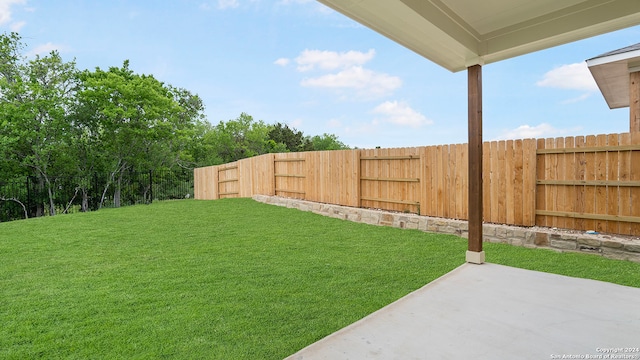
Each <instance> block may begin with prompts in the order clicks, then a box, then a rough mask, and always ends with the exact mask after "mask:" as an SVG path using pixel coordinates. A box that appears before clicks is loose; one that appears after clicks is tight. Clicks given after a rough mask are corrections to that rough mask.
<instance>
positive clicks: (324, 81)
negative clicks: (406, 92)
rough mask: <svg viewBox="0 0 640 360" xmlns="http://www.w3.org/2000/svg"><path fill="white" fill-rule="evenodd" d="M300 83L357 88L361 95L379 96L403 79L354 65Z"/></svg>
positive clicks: (334, 87) (309, 85)
mask: <svg viewBox="0 0 640 360" xmlns="http://www.w3.org/2000/svg"><path fill="white" fill-rule="evenodd" d="M300 85H302V86H305V87H319V88H332V89H356V90H357V92H358V95H360V96H365V97H379V96H385V95H388V94H390V93H392V92H393V91H394V90H395V89H397V88H399V87H400V86H402V80H401V79H400V78H399V77H396V76H391V75H388V74H384V73H378V72H375V71H372V70H369V69H364V68H362V67H360V66H353V67H350V68H348V69H345V70H343V71H340V72H338V73H336V74H327V75H323V76H319V77H315V78H307V79H304V80H302V82H301V83H300Z"/></svg>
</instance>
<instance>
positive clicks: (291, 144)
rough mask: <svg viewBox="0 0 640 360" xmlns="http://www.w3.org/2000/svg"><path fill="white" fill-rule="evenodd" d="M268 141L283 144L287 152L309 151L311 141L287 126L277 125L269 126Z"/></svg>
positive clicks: (300, 132)
mask: <svg viewBox="0 0 640 360" xmlns="http://www.w3.org/2000/svg"><path fill="white" fill-rule="evenodd" d="M268 137H269V140H273V141H274V142H275V143H276V144H283V145H284V146H285V147H286V149H287V151H290V152H298V151H309V150H312V146H311V145H312V144H311V141H310V140H309V139H308V138H306V137H305V136H304V134H303V133H302V131H298V130H296V129H291V128H290V127H289V125H286V124H285V125H283V124H281V123H277V124H275V125H272V126H271V129H270V130H269V133H268Z"/></svg>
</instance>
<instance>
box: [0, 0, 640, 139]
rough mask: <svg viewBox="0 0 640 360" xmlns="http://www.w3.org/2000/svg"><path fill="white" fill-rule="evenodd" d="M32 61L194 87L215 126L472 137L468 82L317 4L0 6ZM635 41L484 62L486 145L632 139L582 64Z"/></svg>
mask: <svg viewBox="0 0 640 360" xmlns="http://www.w3.org/2000/svg"><path fill="white" fill-rule="evenodd" d="M0 27H1V28H2V31H4V32H9V31H16V32H18V33H20V35H21V36H22V38H23V40H24V42H25V43H27V45H28V46H29V47H28V49H27V51H28V53H27V55H28V56H34V55H35V54H40V55H46V54H47V53H48V52H49V51H51V50H54V49H55V50H57V51H59V52H60V54H61V55H62V57H63V58H64V59H65V60H67V61H70V60H73V59H75V61H76V63H77V65H78V67H79V68H81V69H94V68H95V67H100V68H102V69H107V68H108V67H110V66H121V65H122V62H123V61H124V60H126V59H129V60H130V67H131V68H132V69H133V70H134V71H136V72H138V73H144V74H153V75H154V76H155V77H156V78H158V79H160V80H161V81H164V82H166V83H169V84H172V85H174V86H179V87H183V88H186V89H188V90H190V91H191V92H193V93H197V94H198V95H200V97H202V99H203V100H204V103H205V106H206V115H207V118H208V120H209V121H210V122H211V123H213V124H217V123H218V122H220V121H226V120H229V119H235V118H237V117H238V116H239V115H240V113H242V112H246V113H248V114H250V115H252V116H253V117H254V118H255V119H257V120H263V121H264V122H266V123H276V122H281V123H286V124H289V125H290V126H293V127H295V128H297V129H298V130H301V131H303V132H304V133H305V134H306V135H316V134H322V133H325V132H326V133H332V134H336V135H338V137H339V138H340V140H341V141H343V142H344V143H346V144H348V145H350V146H357V147H360V148H370V147H375V146H381V147H405V146H422V145H433V144H449V143H463V142H466V139H467V100H466V94H467V89H466V86H467V85H466V84H467V77H466V76H467V75H466V72H464V71H462V72H459V73H451V72H449V71H448V70H445V69H443V68H441V67H439V66H438V65H436V64H434V63H432V62H430V61H429V60H427V59H425V58H423V57H421V56H419V55H417V54H415V53H413V52H412V51H410V50H407V49H405V48H403V47H402V46H400V45H397V44H395V43H394V42H392V41H391V40H388V39H386V38H385V37H383V36H381V35H379V34H377V33H375V32H373V31H372V30H370V29H368V28H366V27H363V26H361V25H359V24H357V23H355V22H354V21H352V20H350V19H348V18H346V17H344V16H343V15H341V14H339V13H336V12H334V11H332V10H330V9H328V8H327V7H325V6H323V5H321V4H319V3H317V2H316V1H312V0H154V1H151V0H138V1H133V0H131V1H125V0H109V1H98V0H56V1H50V0H0ZM638 42H640V26H636V27H632V28H628V29H625V30H621V31H617V32H613V33H609V34H605V35H601V36H598V37H594V38H591V39H586V40H582V41H579V42H575V43H571V44H567V45H563V46H559V47H555V48H552V49H548V50H544V51H540V52H536V53H533V54H529V55H525V56H521V57H518V58H514V59H510V60H506V61H502V62H499V63H494V64H489V65H486V66H484V68H483V85H484V88H483V95H484V104H483V111H484V124H483V132H484V138H485V140H496V139H508V138H511V139H515V138H525V137H536V138H539V137H559V136H576V135H591V134H602V133H619V132H626V131H628V129H629V110H628V108H624V109H616V110H610V109H609V108H608V107H607V105H606V103H605V101H604V99H603V97H602V95H601V94H600V92H599V91H598V89H597V87H596V86H595V82H594V81H593V80H592V78H591V75H590V74H589V72H588V70H587V69H586V65H585V64H584V60H586V59H589V58H592V57H595V56H597V55H600V54H602V53H605V52H608V51H610V50H615V49H619V48H622V47H625V46H628V45H632V44H635V43H638Z"/></svg>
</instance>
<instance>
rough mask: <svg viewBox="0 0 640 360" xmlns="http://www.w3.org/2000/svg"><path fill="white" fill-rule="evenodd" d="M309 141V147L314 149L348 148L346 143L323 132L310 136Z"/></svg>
mask: <svg viewBox="0 0 640 360" xmlns="http://www.w3.org/2000/svg"><path fill="white" fill-rule="evenodd" d="M309 141H310V142H311V147H312V148H313V150H315V151H321V150H346V149H349V147H348V146H347V145H345V144H344V143H342V142H341V141H340V140H338V137H337V136H336V135H333V134H327V133H324V134H322V135H315V136H313V137H311V139H310V140H309Z"/></svg>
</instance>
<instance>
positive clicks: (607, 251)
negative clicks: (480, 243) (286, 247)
mask: <svg viewBox="0 0 640 360" xmlns="http://www.w3.org/2000/svg"><path fill="white" fill-rule="evenodd" d="M253 199H254V200H256V201H259V202H262V203H266V204H271V205H278V206H285V207H288V208H294V209H298V210H302V211H310V212H313V213H316V214H320V215H324V216H329V217H333V218H338V219H343V220H349V221H354V222H361V223H365V224H371V225H380V226H393V227H397V228H401V229H416V230H422V231H427V232H437V233H443V234H452V235H458V236H461V237H465V238H466V237H468V234H469V225H468V223H467V221H463V220H452V219H444V218H433V217H427V216H420V215H415V214H405V213H395V212H388V211H382V210H373V209H361V208H353V207H348V206H340V205H333V204H323V203H316V202H311V201H305V200H298V199H289V198H283V197H278V196H266V195H256V196H254V197H253ZM482 228H483V234H484V241H485V242H494V243H505V244H511V245H515V246H523V247H529V248H547V249H553V250H556V251H573V252H583V253H590V254H599V255H602V256H604V257H607V258H612V259H618V260H630V261H635V262H640V239H638V238H631V237H624V236H615V235H610V234H586V233H583V232H574V231H563V230H558V229H550V228H541V227H531V228H526V227H517V226H508V225H498V224H484V225H483V226H482Z"/></svg>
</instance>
